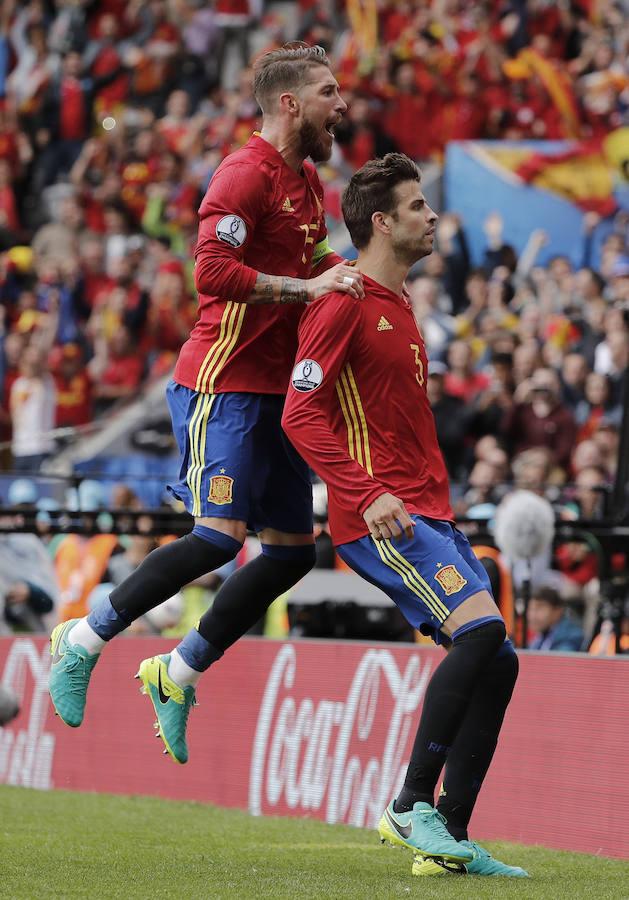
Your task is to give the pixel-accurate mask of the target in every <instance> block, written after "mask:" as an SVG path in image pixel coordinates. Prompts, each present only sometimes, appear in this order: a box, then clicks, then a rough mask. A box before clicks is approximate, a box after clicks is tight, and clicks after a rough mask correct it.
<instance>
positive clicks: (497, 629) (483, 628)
mask: <svg viewBox="0 0 629 900" xmlns="http://www.w3.org/2000/svg"><path fill="white" fill-rule="evenodd" d="M463 629H465V630H463ZM506 636H507V629H506V628H505V623H504V622H503V620H502V619H491V620H490V621H488V622H487V621H483V620H482V619H481V620H478V621H474V622H469V623H468V624H467V625H464V626H463V628H461V629H459V631H458V632H455V633H454V634H453V635H452V643H453V644H454V645H455V646H456V645H460V644H461V643H471V642H474V643H475V644H476V646H477V647H478V649H479V650H480V649H481V648H482V655H483V656H485V657H486V658H487V659H491V658H492V657H493V656H496V654H497V653H498V652H499V651H500V650H501V648H502V645H503V644H504V643H505V638H506ZM513 655H514V656H515V653H514V654H513Z"/></svg>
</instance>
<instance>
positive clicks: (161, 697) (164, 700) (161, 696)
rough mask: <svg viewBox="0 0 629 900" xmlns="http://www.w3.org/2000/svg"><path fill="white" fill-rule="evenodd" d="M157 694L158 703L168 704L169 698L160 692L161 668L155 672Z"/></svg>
mask: <svg viewBox="0 0 629 900" xmlns="http://www.w3.org/2000/svg"><path fill="white" fill-rule="evenodd" d="M157 693H158V694H159V702H160V703H164V704H165V703H168V701H169V700H170V697H169V696H168V695H167V694H165V693H164V691H163V690H162V669H161V666H160V668H159V669H158V670H157Z"/></svg>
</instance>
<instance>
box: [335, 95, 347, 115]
mask: <svg viewBox="0 0 629 900" xmlns="http://www.w3.org/2000/svg"><path fill="white" fill-rule="evenodd" d="M336 110H337V112H339V113H340V114H341V115H344V114H345V113H346V112H347V103H346V102H345V100H343V98H342V97H341V95H340V94H338V95H337V102H336Z"/></svg>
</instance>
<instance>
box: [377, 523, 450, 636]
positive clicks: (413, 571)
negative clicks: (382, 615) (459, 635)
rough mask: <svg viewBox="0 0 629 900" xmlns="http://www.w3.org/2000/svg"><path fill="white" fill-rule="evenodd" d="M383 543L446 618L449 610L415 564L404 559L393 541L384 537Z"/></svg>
mask: <svg viewBox="0 0 629 900" xmlns="http://www.w3.org/2000/svg"><path fill="white" fill-rule="evenodd" d="M384 543H385V544H386V546H387V548H388V549H389V550H390V551H391V554H392V555H393V556H394V557H395V558H396V559H397V560H398V561H399V563H400V565H401V566H403V567H404V568H405V569H406V570H407V571H408V573H409V575H410V576H411V577H412V578H413V580H414V581H415V583H416V584H417V586H418V587H419V588H421V589H422V590H424V591H425V592H426V594H428V596H429V597H430V598H431V600H432V601H433V603H434V604H435V605H436V607H437V608H438V609H440V610H441V611H442V615H443V616H444V619H447V618H448V616H449V615H450V610H449V609H448V607H447V606H446V605H445V603H444V602H443V600H442V599H441V598H440V597H439V595H438V594H436V593H435V592H434V591H433V589H432V588H431V587H430V585H429V584H428V582H427V581H426V580H425V579H424V578H422V576H421V575H420V574H419V572H418V571H417V569H416V568H415V566H414V565H413V564H412V563H411V562H409V560H408V559H406V558H405V557H404V556H402V554H401V553H400V551H399V550H398V549H397V547H395V546H394V545H393V543H392V542H391V541H390V540H388V539H386V538H385V541H384Z"/></svg>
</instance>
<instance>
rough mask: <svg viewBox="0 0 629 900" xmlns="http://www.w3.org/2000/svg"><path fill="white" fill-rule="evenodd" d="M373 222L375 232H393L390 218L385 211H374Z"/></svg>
mask: <svg viewBox="0 0 629 900" xmlns="http://www.w3.org/2000/svg"><path fill="white" fill-rule="evenodd" d="M371 224H372V225H373V228H374V233H375V232H376V231H379V232H380V233H381V234H391V223H390V219H389V216H387V215H386V214H385V213H382V212H375V213H373V215H372V216H371Z"/></svg>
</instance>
